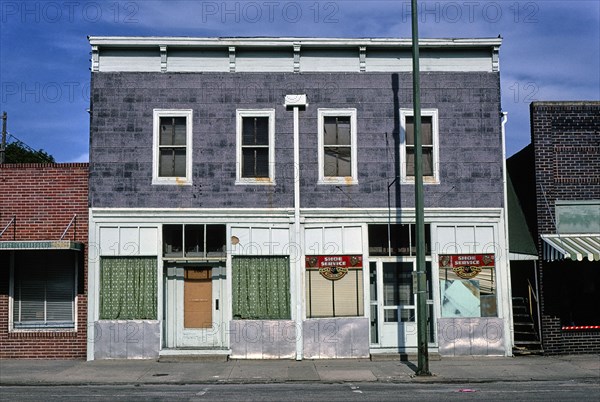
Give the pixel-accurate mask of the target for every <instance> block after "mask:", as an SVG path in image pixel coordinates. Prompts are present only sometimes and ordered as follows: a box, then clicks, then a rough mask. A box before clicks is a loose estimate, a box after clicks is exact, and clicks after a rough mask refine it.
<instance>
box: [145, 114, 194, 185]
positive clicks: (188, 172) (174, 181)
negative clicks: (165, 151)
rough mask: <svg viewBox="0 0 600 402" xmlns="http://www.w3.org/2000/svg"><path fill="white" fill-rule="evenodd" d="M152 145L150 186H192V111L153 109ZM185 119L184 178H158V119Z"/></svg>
mask: <svg viewBox="0 0 600 402" xmlns="http://www.w3.org/2000/svg"><path fill="white" fill-rule="evenodd" d="M153 115H154V117H153V132H154V134H153V144H152V184H158V185H160V184H168V185H191V184H192V149H193V148H192V132H193V126H192V117H193V112H192V109H154V110H153ZM161 117H185V118H186V125H185V126H186V136H185V164H186V166H185V177H160V176H159V171H160V170H159V164H160V152H159V144H160V118H161Z"/></svg>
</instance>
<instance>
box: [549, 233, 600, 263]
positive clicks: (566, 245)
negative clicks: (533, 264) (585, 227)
mask: <svg viewBox="0 0 600 402" xmlns="http://www.w3.org/2000/svg"><path fill="white" fill-rule="evenodd" d="M540 236H541V238H542V240H543V241H544V243H543V247H544V248H543V257H544V261H556V260H563V259H571V260H573V261H582V260H583V259H584V258H587V259H588V260H589V261H600V234H564V235H558V234H543V235H540Z"/></svg>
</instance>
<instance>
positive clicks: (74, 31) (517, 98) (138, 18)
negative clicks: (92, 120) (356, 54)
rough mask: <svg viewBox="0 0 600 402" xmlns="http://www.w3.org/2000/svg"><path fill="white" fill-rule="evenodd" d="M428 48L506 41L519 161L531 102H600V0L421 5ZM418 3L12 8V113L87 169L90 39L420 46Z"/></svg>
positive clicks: (506, 103)
mask: <svg viewBox="0 0 600 402" xmlns="http://www.w3.org/2000/svg"><path fill="white" fill-rule="evenodd" d="M419 7H420V25H419V31H420V36H421V37H427V38H435V37H446V38H447V37H462V38H470V37H497V36H498V35H501V36H502V37H503V38H504V42H503V45H502V47H501V49H500V70H501V85H502V108H503V110H504V111H506V112H508V113H509V120H508V124H507V139H506V141H507V153H508V155H511V154H513V153H515V152H517V151H518V150H520V149H521V148H523V147H524V146H525V145H527V144H528V143H529V138H530V134H529V103H530V102H531V101H534V100H600V1H598V0H583V1H558V0H556V1H555V0H541V1H515V0H508V1H504V0H498V1H477V0H473V1H471V0H458V1H422V0H420V1H419ZM410 34H411V26H410V1H408V0H406V1H357V0H353V1H352V0H351V1H346V0H344V1H316V0H309V1H305V0H297V1H286V0H283V1H279V0H257V1H201V0H197V1H191V0H190V1H158V0H143V1H117V0H109V1H101V0H97V1H87V0H73V1H69V0H67V1H11V0H0V83H1V99H0V110H2V111H6V112H8V116H9V117H8V132H9V133H10V134H11V135H13V136H15V137H17V138H19V139H20V140H22V141H24V142H25V143H26V144H28V145H30V146H31V147H33V148H35V149H39V148H42V149H44V150H45V151H47V152H48V153H50V154H52V155H54V157H55V158H56V160H57V161H58V162H76V161H87V159H88V143H89V140H88V135H89V115H88V113H87V111H86V109H87V108H88V107H89V96H88V92H89V81H90V72H89V67H90V62H89V59H90V47H89V44H88V41H87V36H88V35H140V36H162V35H165V36H318V37H400V38H409V37H410Z"/></svg>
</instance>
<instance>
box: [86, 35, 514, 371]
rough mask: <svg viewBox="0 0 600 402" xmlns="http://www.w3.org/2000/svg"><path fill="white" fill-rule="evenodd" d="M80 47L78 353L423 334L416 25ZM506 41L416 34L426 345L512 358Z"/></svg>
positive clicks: (366, 346)
mask: <svg viewBox="0 0 600 402" xmlns="http://www.w3.org/2000/svg"><path fill="white" fill-rule="evenodd" d="M90 44H91V48H92V85H91V132H90V136H91V140H90V207H91V209H90V243H91V244H93V245H94V247H93V249H92V247H91V248H90V260H89V261H90V262H89V269H90V271H89V272H90V275H89V292H90V302H89V314H88V319H89V324H90V331H91V332H92V333H90V336H89V337H88V338H89V340H90V341H89V347H88V358H89V359H97V358H114V357H155V356H158V355H159V354H160V355H166V354H178V353H179V354H181V353H184V354H189V353H223V354H229V355H231V356H232V357H236V358H296V359H302V358H331V357H365V356H368V355H369V354H370V353H380V352H389V351H394V352H398V351H399V352H405V353H414V352H415V351H416V336H417V335H416V334H417V331H416V310H415V301H416V295H415V291H416V289H414V288H413V285H412V283H413V282H412V274H413V272H414V270H415V265H416V264H415V245H414V244H415V241H414V240H415V239H414V237H415V235H414V215H415V211H414V175H413V165H412V161H413V159H412V157H413V138H414V136H413V129H412V125H413V119H412V113H413V112H412V89H411V88H412V78H411V77H412V75H411V53H410V45H411V42H410V40H404V39H316V38H315V39H307V38H174V37H91V38H90ZM500 44H501V39H497V38H494V39H427V40H422V41H421V68H422V73H421V85H422V106H423V111H422V117H423V119H422V120H423V134H422V136H423V143H424V150H423V153H424V159H425V162H424V171H425V182H426V183H425V184H426V185H425V219H426V232H427V233H426V236H427V253H426V254H427V269H428V305H429V317H430V318H429V342H430V343H429V344H430V348H431V350H432V351H439V352H440V353H441V354H450V355H453V354H466V355H487V354H490V355H493V354H496V355H498V354H499V355H505V354H510V353H511V339H512V335H511V331H510V323H511V304H510V297H509V286H508V284H509V283H510V279H509V271H508V261H507V258H506V256H507V242H506V225H505V223H506V218H505V208H504V207H505V180H504V170H503V162H504V157H503V155H504V153H503V129H502V123H501V115H500V114H501V106H500V75H499V63H498V50H499V47H500ZM438 261H439V262H438Z"/></svg>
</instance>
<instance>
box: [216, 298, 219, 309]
mask: <svg viewBox="0 0 600 402" xmlns="http://www.w3.org/2000/svg"><path fill="white" fill-rule="evenodd" d="M218 309H219V299H215V310H218Z"/></svg>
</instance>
